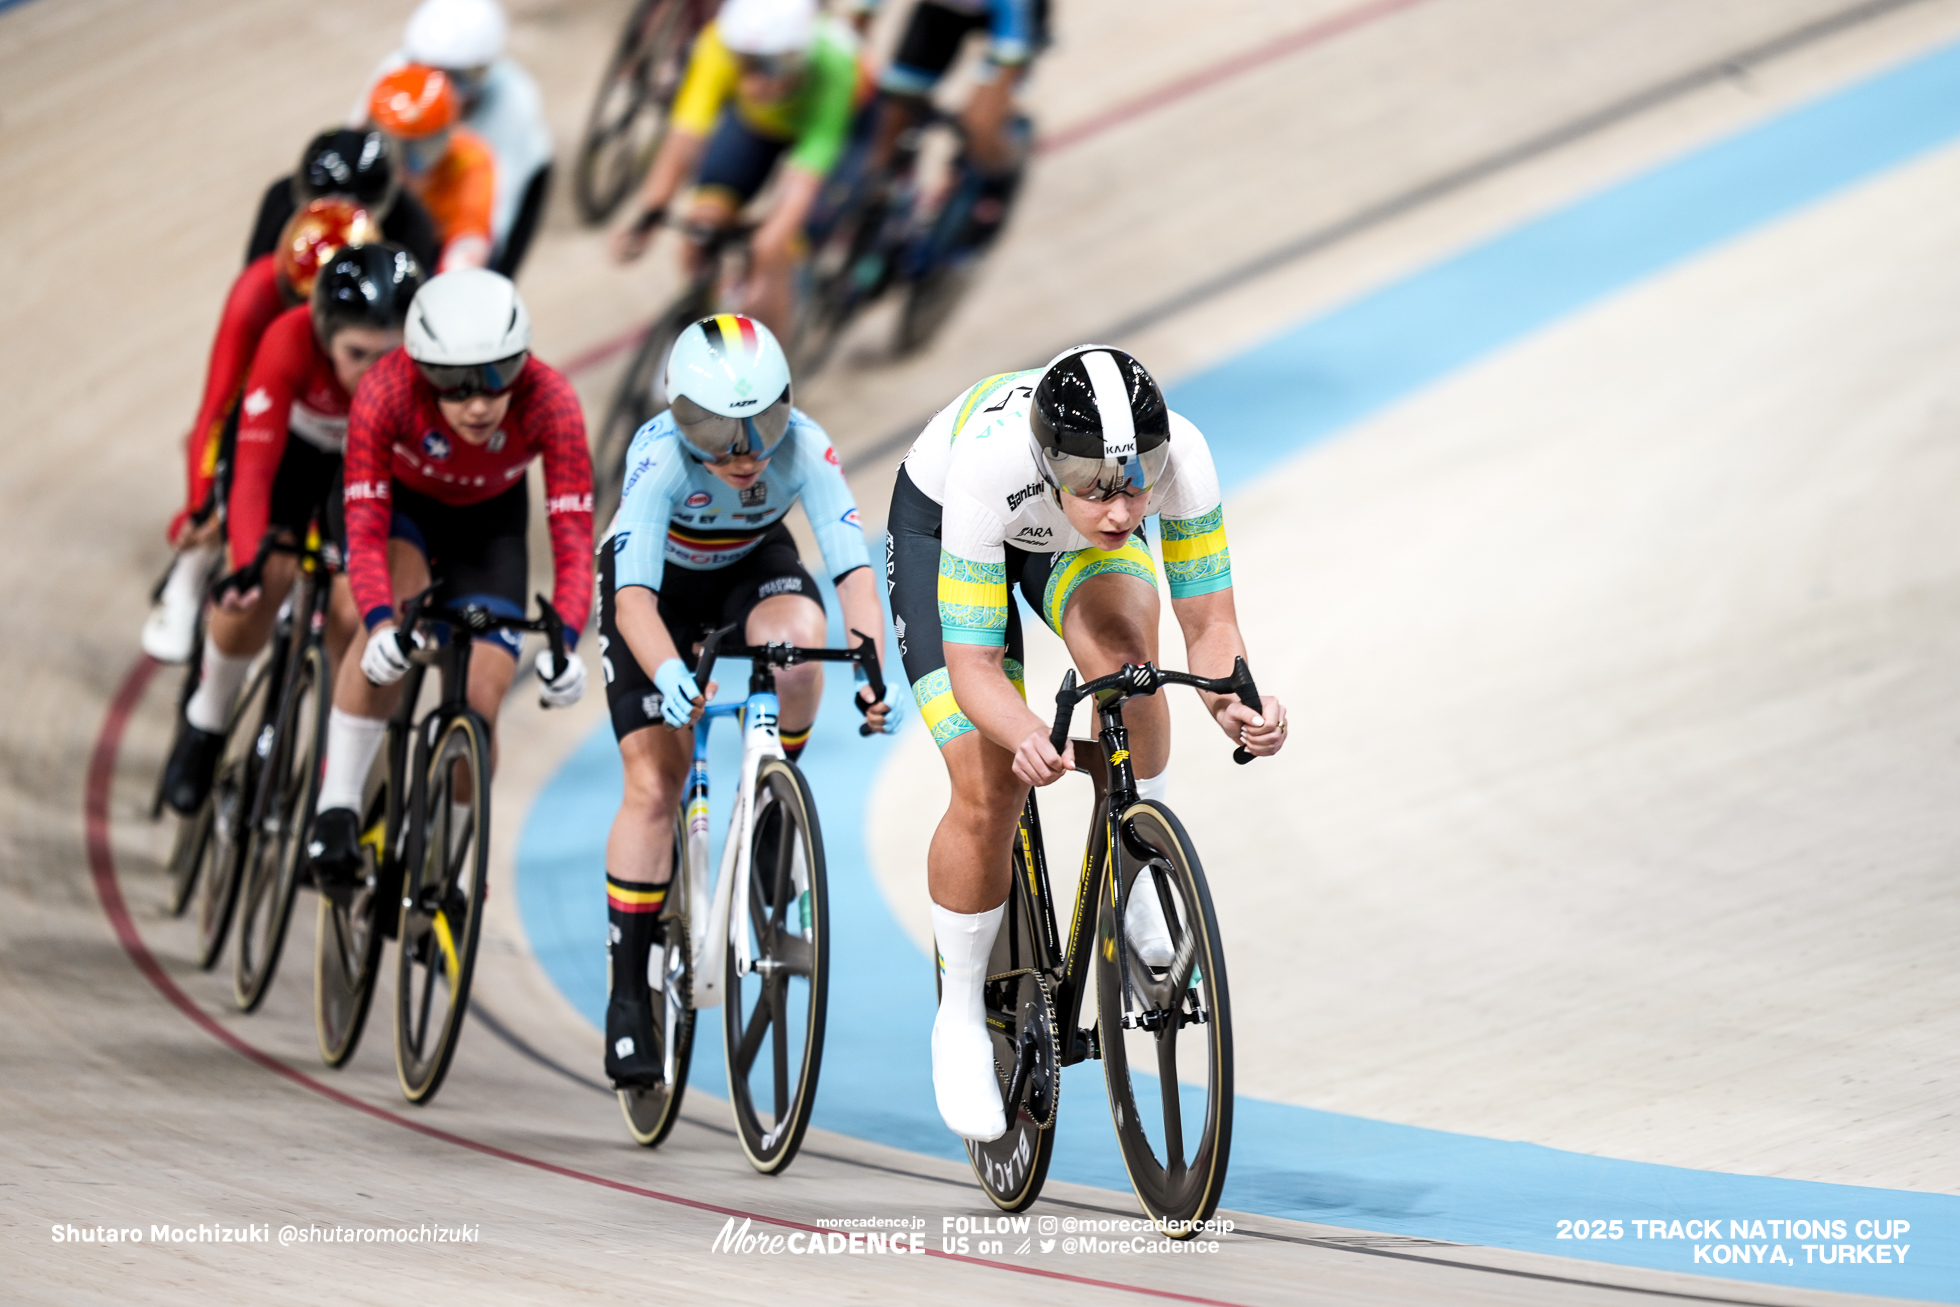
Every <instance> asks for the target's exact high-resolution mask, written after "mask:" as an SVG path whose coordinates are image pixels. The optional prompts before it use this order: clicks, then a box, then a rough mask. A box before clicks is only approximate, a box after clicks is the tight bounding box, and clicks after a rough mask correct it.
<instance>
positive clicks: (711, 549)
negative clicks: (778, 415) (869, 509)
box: [599, 408, 871, 591]
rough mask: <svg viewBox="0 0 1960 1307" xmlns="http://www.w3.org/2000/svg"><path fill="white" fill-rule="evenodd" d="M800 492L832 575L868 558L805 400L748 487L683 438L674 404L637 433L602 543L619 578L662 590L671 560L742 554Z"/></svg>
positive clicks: (698, 567) (715, 561) (714, 560)
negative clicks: (733, 481) (716, 469)
mask: <svg viewBox="0 0 1960 1307" xmlns="http://www.w3.org/2000/svg"><path fill="white" fill-rule="evenodd" d="M799 497H800V498H801V499H802V500H803V511H804V513H805V514H807V515H808V516H809V519H810V525H811V527H812V528H814V529H815V531H816V536H817V544H818V545H819V546H820V547H821V548H822V549H823V560H824V565H825V566H826V567H828V568H829V569H830V575H831V578H832V579H833V580H834V579H836V578H837V577H841V576H843V575H844V574H845V573H846V572H850V571H853V570H855V569H857V568H860V567H869V566H870V565H871V556H870V555H869V554H868V553H867V552H866V551H865V547H864V529H863V527H861V526H860V525H859V524H858V510H857V501H856V500H855V499H853V498H852V497H851V488H850V486H849V485H847V484H846V483H845V481H844V469H843V467H842V466H840V465H839V463H838V461H837V451H836V450H835V449H832V448H831V445H830V437H829V436H828V435H827V434H825V432H824V429H823V428H822V427H820V426H818V425H817V423H816V422H815V421H814V420H812V419H811V418H810V416H809V415H808V414H806V413H804V412H803V410H801V409H794V408H793V409H791V410H790V418H789V430H788V431H787V432H786V433H785V434H784V436H783V440H782V443H781V444H780V445H778V446H777V447H776V452H775V454H774V455H772V456H771V457H770V459H769V463H768V465H767V466H766V467H765V468H764V469H763V473H762V476H761V477H760V478H759V479H758V480H757V481H756V483H755V484H754V485H752V486H750V487H749V488H748V489H746V490H737V489H735V488H734V487H733V486H731V485H729V484H728V483H727V482H726V481H723V480H722V479H721V478H720V477H718V476H716V475H715V474H714V473H713V472H710V471H709V470H708V468H707V465H706V464H704V463H702V462H701V460H700V459H698V458H695V457H694V456H693V455H692V454H690V453H688V452H687V450H686V449H684V448H683V447H682V446H681V439H680V435H679V434H678V433H677V432H676V431H675V429H674V416H673V413H672V411H671V410H670V411H668V412H665V413H662V414H661V415H660V416H659V417H657V418H655V419H653V421H651V422H649V423H647V424H646V425H645V426H643V427H641V428H640V429H639V431H637V432H635V433H634V436H633V446H632V448H631V449H629V450H628V451H627V453H626V488H625V490H624V491H623V492H622V493H621V495H620V501H619V512H618V513H616V514H615V515H614V516H613V520H612V525H611V526H610V527H608V528H607V529H606V534H605V538H604V539H603V540H602V541H601V542H600V545H599V547H600V548H601V549H611V550H612V551H613V568H614V571H613V575H614V580H615V584H617V585H621V586H628V585H643V586H645V587H646V588H647V589H649V590H654V591H658V590H659V589H660V579H661V577H662V576H664V575H665V574H666V570H667V565H668V564H670V563H671V564H673V565H674V566H675V567H685V568H689V569H692V570H694V571H702V572H706V571H713V570H714V569H715V568H718V567H727V566H728V565H729V564H731V563H734V562H737V561H738V560H740V559H742V558H746V557H747V556H748V555H749V554H750V553H751V552H752V551H753V550H754V549H755V547H756V545H757V544H758V543H759V542H760V541H761V539H762V537H763V536H764V535H765V534H766V533H767V532H768V531H769V530H770V528H771V527H773V526H775V525H776V523H778V522H780V521H782V520H783V518H784V517H785V516H786V515H787V514H788V513H789V510H790V506H791V505H792V504H794V503H795V502H796V501H797V499H798V498H799Z"/></svg>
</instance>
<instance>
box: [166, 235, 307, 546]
mask: <svg viewBox="0 0 1960 1307" xmlns="http://www.w3.org/2000/svg"><path fill="white" fill-rule="evenodd" d="M272 257H273V256H272V255H270V254H266V255H262V256H260V257H259V258H256V259H253V260H252V261H251V262H250V263H248V264H246V265H245V271H243V272H241V273H239V274H238V280H236V281H234V282H233V283H232V284H231V293H230V294H229V295H227V296H226V297H225V310H224V313H223V314H222V315H220V317H219V318H218V336H217V339H216V340H214V341H212V342H211V361H210V363H209V364H208V365H206V367H205V370H204V397H203V399H201V400H199V401H198V405H197V421H196V422H195V423H193V424H192V426H191V435H190V440H189V441H188V442H187V444H186V448H185V451H184V453H185V469H184V470H185V474H186V482H187V484H186V487H185V496H184V510H183V512H181V513H179V514H178V515H177V520H176V521H175V522H173V523H172V524H171V528H170V536H171V538H172V539H173V540H174V539H176V536H177V532H178V530H180V529H181V528H182V526H183V523H184V520H185V519H186V518H188V517H189V516H190V515H191V514H192V513H195V512H196V511H197V510H198V509H200V508H202V507H203V506H204V501H205V499H206V497H207V496H208V495H209V494H210V491H211V477H212V475H213V473H215V472H216V470H217V463H218V440H219V437H220V436H222V435H223V434H224V429H225V419H226V417H228V416H230V414H231V406H232V404H233V402H234V401H236V400H237V398H238V391H239V388H240V387H241V386H243V385H244V384H245V374H246V372H247V370H248V369H250V367H251V366H252V356H253V354H254V353H256V352H257V350H258V348H259V339H260V338H261V337H262V336H264V335H265V332H266V328H268V327H270V326H271V325H272V320H273V319H274V318H276V317H278V316H279V315H280V314H281V313H283V312H284V311H285V308H286V301H285V297H284V296H282V295H281V294H280V292H279V274H278V272H277V271H275V270H274V268H273V265H272Z"/></svg>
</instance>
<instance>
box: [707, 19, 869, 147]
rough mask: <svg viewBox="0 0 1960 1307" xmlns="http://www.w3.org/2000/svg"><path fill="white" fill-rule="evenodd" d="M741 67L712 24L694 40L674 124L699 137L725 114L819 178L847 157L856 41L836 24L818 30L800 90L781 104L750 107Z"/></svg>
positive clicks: (855, 75) (754, 103) (854, 91)
mask: <svg viewBox="0 0 1960 1307" xmlns="http://www.w3.org/2000/svg"><path fill="white" fill-rule="evenodd" d="M741 75H742V65H741V61H740V60H739V59H738V58H737V57H736V56H735V54H734V53H733V52H732V51H731V50H729V48H728V47H727V46H725V45H723V44H722V41H721V26H720V24H718V23H709V24H708V25H707V27H705V28H703V29H702V31H701V35H700V36H698V37H696V38H695V41H694V50H693V52H692V53H691V54H690V55H689V56H688V60H687V76H686V77H685V79H683V80H682V82H681V89H680V92H679V93H678V94H677V95H676V96H675V97H674V109H673V118H672V121H673V125H674V126H675V127H677V128H679V129H680V130H681V131H684V132H687V133H689V134H691V135H694V136H701V137H705V136H707V135H708V134H709V133H710V132H712V131H713V130H714V127H715V120H716V119H717V118H718V117H720V115H721V111H722V107H723V106H724V105H725V104H728V103H729V102H730V101H733V107H734V111H735V114H736V116H737V117H739V118H740V119H741V120H742V122H743V123H744V124H746V125H747V126H748V127H749V128H750V129H751V130H753V131H755V132H757V133H758V134H760V135H762V136H766V137H768V138H770V139H771V140H777V141H793V142H795V145H794V146H793V147H792V149H791V151H790V157H789V161H790V163H791V164H793V165H794V166H796V167H798V168H801V169H802V170H803V171H805V172H808V173H814V174H816V175H817V176H819V177H822V176H824V175H825V174H827V173H828V172H829V171H830V170H831V167H832V166H833V165H835V164H836V162H837V160H838V158H839V156H841V155H842V154H843V153H844V143H845V140H846V139H847V138H848V137H849V135H850V130H851V111H852V107H853V102H854V101H855V99H856V96H857V84H858V64H857V39H856V38H855V37H853V36H852V35H851V34H850V32H849V31H848V30H847V29H845V28H843V27H840V26H839V25H837V24H836V23H833V22H830V21H828V20H825V21H823V22H821V23H819V24H818V27H817V39H816V44H815V45H814V46H813V47H812V48H811V50H810V56H809V60H808V64H807V66H806V67H805V69H804V72H803V76H802V78H801V79H800V80H799V81H798V82H797V85H796V89H795V90H794V91H793V92H791V93H790V95H789V96H788V97H786V98H785V99H782V100H777V101H772V102H763V101H760V100H751V99H749V98H748V97H747V96H746V95H744V94H743V93H742V87H741V80H742V77H741Z"/></svg>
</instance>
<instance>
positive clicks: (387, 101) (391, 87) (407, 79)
mask: <svg viewBox="0 0 1960 1307" xmlns="http://www.w3.org/2000/svg"><path fill="white" fill-rule="evenodd" d="M368 117H370V118H372V119H373V120H374V125H375V126H376V127H379V128H380V129H381V130H382V131H384V132H387V133H388V134H389V135H390V136H399V137H402V138H403V139H404V140H414V139H415V138H416V137H418V136H433V135H434V134H435V133H437V132H439V131H441V130H442V129H443V128H445V127H448V126H450V125H452V124H453V123H455V121H456V118H457V112H456V87H455V84H454V83H453V82H451V81H450V79H449V74H447V73H445V72H443V71H442V69H440V68H427V67H424V66H423V65H421V64H409V65H407V66H406V67H403V68H397V69H396V70H395V71H394V72H392V73H389V74H388V75H387V76H386V77H384V78H382V79H381V80H380V81H378V82H376V83H375V84H374V91H373V93H372V94H370V95H369V96H368Z"/></svg>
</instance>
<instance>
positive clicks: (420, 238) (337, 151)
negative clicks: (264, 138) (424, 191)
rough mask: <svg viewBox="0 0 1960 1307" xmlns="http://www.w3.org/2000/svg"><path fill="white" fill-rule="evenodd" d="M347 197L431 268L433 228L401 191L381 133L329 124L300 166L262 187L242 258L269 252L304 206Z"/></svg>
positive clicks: (312, 142) (411, 198) (412, 199)
mask: <svg viewBox="0 0 1960 1307" xmlns="http://www.w3.org/2000/svg"><path fill="white" fill-rule="evenodd" d="M323 198H325V199H341V200H352V201H353V202H354V203H355V204H358V205H360V206H361V207H362V208H363V209H366V210H367V211H368V214H369V215H370V216H371V217H374V218H376V219H378V220H379V221H380V223H381V234H382V235H383V236H385V237H386V238H387V239H389V240H391V241H393V242H395V243H396V244H397V245H400V246H402V247H404V248H405V249H407V250H408V252H409V253H410V254H413V255H414V256H415V261H416V262H417V263H419V264H421V265H422V266H423V267H425V268H433V267H435V266H436V257H437V250H436V229H435V226H434V224H432V223H431V222H430V221H429V214H428V211H427V210H425V209H424V208H423V207H422V202H421V201H420V200H418V199H416V198H415V196H413V195H412V194H410V193H409V192H407V191H406V190H404V189H402V185H401V178H400V177H399V176H398V175H397V173H396V170H395V157H394V151H393V150H392V149H391V148H390V147H389V145H388V138H387V137H385V136H383V135H382V134H381V133H380V132H377V131H371V130H366V129H358V130H357V129H355V128H352V127H331V128H328V129H327V130H326V131H324V132H321V133H320V134H319V135H318V136H315V137H314V138H313V139H312V140H310V141H308V142H307V143H306V149H305V150H304V151H303V152H302V153H301V154H300V156H299V166H298V167H297V168H295V169H293V171H292V172H291V174H289V175H288V176H285V177H281V178H280V179H279V180H278V181H275V182H273V183H272V185H270V186H268V187H266V189H265V195H264V196H263V197H261V198H260V200H259V213H258V217H257V218H256V219H255V220H254V221H253V223H252V236H251V239H250V240H249V241H247V242H246V245H245V262H247V263H250V262H251V261H252V260H253V259H256V258H258V257H260V256H261V255H265V254H270V253H272V247H273V246H274V245H277V244H278V243H279V233H280V232H281V231H283V230H284V229H285V226H286V224H287V222H289V221H290V220H291V219H292V216H293V214H294V213H295V212H297V211H298V210H299V209H300V208H301V207H302V206H303V205H305V204H306V203H307V202H308V201H310V200H318V199H323Z"/></svg>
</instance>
